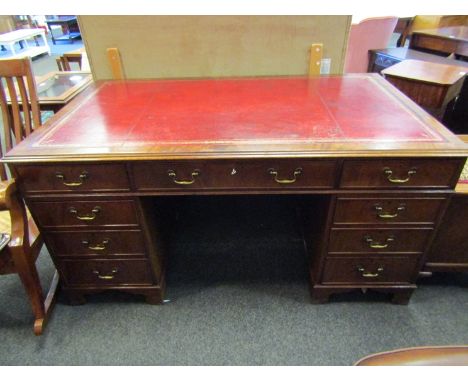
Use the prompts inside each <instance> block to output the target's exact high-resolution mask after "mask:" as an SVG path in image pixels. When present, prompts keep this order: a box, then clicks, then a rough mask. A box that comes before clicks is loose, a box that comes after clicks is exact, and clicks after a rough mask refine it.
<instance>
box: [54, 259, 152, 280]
mask: <svg viewBox="0 0 468 382" xmlns="http://www.w3.org/2000/svg"><path fill="white" fill-rule="evenodd" d="M59 264H60V265H59V266H60V269H61V271H62V275H63V277H64V281H65V284H67V285H68V286H72V285H75V286H77V285H83V286H84V285H88V286H94V287H103V286H104V287H105V286H115V285H151V284H153V278H152V275H151V267H150V263H149V261H147V260H143V259H141V260H133V259H131V260H128V259H120V260H101V259H99V260H63V261H61V262H59Z"/></svg>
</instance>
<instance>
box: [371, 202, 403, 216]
mask: <svg viewBox="0 0 468 382" xmlns="http://www.w3.org/2000/svg"><path fill="white" fill-rule="evenodd" d="M374 207H375V210H376V211H377V216H378V217H379V218H382V219H394V218H396V217H397V216H398V215H399V213H400V212H402V211H404V210H405V209H406V206H405V205H404V204H400V205H399V206H398V207H397V209H396V211H395V212H394V213H391V212H383V207H382V206H381V205H380V204H376V205H375V206H374Z"/></svg>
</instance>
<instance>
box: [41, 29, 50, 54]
mask: <svg viewBox="0 0 468 382" xmlns="http://www.w3.org/2000/svg"><path fill="white" fill-rule="evenodd" d="M51 35H52V32H51ZM40 36H41V37H42V40H43V41H44V46H45V47H47V54H48V55H49V56H50V54H51V52H50V46H49V43H48V41H47V38H46V35H45V31H44V30H43V31H42V32H41V35H40ZM52 41H53V40H52Z"/></svg>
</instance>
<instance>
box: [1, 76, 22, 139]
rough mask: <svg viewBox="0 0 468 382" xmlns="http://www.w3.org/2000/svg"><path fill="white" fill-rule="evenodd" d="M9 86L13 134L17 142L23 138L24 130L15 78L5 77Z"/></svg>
mask: <svg viewBox="0 0 468 382" xmlns="http://www.w3.org/2000/svg"><path fill="white" fill-rule="evenodd" d="M5 80H6V83H7V86H8V93H9V94H10V104H11V110H12V116H13V134H14V137H15V143H16V142H19V141H20V140H21V137H22V136H23V134H22V131H23V128H22V120H21V111H20V107H19V102H18V93H16V87H15V83H14V82H13V78H11V77H7V78H5Z"/></svg>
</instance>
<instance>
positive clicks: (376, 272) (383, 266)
mask: <svg viewBox="0 0 468 382" xmlns="http://www.w3.org/2000/svg"><path fill="white" fill-rule="evenodd" d="M417 261H418V259H417V258H412V257H379V258H368V257H346V258H340V257H337V258H328V259H327V261H326V263H325V269H324V272H323V278H322V283H323V284H381V283H388V284H401V283H410V282H411V280H412V278H413V276H414V273H415V271H416V266H417Z"/></svg>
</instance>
